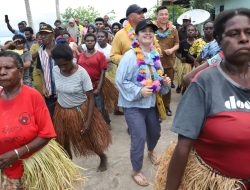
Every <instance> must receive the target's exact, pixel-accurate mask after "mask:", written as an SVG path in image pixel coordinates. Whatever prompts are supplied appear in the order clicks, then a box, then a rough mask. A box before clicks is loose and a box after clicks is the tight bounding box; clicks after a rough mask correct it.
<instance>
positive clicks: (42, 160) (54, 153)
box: [21, 140, 85, 190]
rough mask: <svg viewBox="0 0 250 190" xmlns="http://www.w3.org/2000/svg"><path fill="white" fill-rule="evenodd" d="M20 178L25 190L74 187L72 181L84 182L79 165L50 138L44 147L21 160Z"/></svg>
mask: <svg viewBox="0 0 250 190" xmlns="http://www.w3.org/2000/svg"><path fill="white" fill-rule="evenodd" d="M23 165H24V173H23V177H22V178H21V181H22V184H23V186H24V189H25V190H34V189H39V190H62V189H75V188H74V186H73V182H77V181H78V182H79V181H80V182H84V181H85V179H84V178H83V177H82V176H81V174H80V170H83V169H82V168H80V167H79V166H77V165H75V164H74V163H73V162H72V161H71V160H70V159H69V158H68V156H67V155H66V154H65V152H64V150H63V148H62V147H61V146H60V145H59V144H58V143H57V142H56V141H55V140H51V141H50V142H49V143H48V144H47V145H46V146H45V147H43V148H42V149H41V150H39V151H38V152H36V153H34V154H33V155H32V156H31V157H29V158H27V159H24V160H23Z"/></svg>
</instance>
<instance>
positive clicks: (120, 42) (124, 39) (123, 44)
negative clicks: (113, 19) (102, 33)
mask: <svg viewBox="0 0 250 190" xmlns="http://www.w3.org/2000/svg"><path fill="white" fill-rule="evenodd" d="M153 44H154V46H155V47H156V49H157V50H158V51H159V53H160V46H159V44H158V41H157V39H156V38H155V39H154V42H153ZM131 45H132V40H131V39H130V38H129V37H128V32H127V31H126V30H125V29H124V28H123V29H121V30H120V31H118V32H117V33H116V35H115V37H114V39H113V42H112V48H111V52H110V59H111V61H112V62H113V63H114V64H116V65H118V64H119V62H120V60H121V58H122V56H123V55H124V54H125V53H126V52H127V51H128V50H130V48H131Z"/></svg>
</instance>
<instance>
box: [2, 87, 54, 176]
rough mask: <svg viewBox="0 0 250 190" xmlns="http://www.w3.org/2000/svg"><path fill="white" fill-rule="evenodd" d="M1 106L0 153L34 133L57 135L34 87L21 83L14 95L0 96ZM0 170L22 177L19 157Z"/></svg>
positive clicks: (9, 174) (12, 147) (13, 147)
mask: <svg viewBox="0 0 250 190" xmlns="http://www.w3.org/2000/svg"><path fill="white" fill-rule="evenodd" d="M0 92H1V91H0ZM0 110H1V111H0V155H2V154H4V153H6V152H8V151H13V150H14V149H17V148H20V147H22V146H24V145H25V144H28V143H29V142H31V141H32V140H33V139H35V138H36V137H41V138H54V137H56V133H55V131H54V127H53V124H52V121H51V118H50V115H49V111H48V109H47V106H46V104H45V102H44V99H43V97H42V96H41V95H40V94H39V92H38V91H36V90H35V89H33V88H30V87H28V86H25V85H23V86H22V90H21V92H20V93H19V94H18V95H17V96H16V97H15V98H14V99H12V100H3V99H2V98H0ZM30 155H31V154H29V155H25V156H24V158H27V157H29V156H30ZM3 172H4V174H5V175H7V176H8V177H9V178H12V179H18V178H21V177H22V175H23V165H22V161H21V160H18V161H17V162H15V163H14V164H12V167H10V168H7V169H5V170H3Z"/></svg>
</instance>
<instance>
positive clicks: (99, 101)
mask: <svg viewBox="0 0 250 190" xmlns="http://www.w3.org/2000/svg"><path fill="white" fill-rule="evenodd" d="M94 98H95V106H96V108H97V109H98V110H99V111H100V112H101V114H102V117H103V119H104V120H105V122H106V123H107V124H108V125H109V124H110V122H111V120H110V117H109V114H108V111H107V110H106V109H105V106H104V101H103V96H102V94H98V95H95V96H94Z"/></svg>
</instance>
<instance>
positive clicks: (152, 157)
mask: <svg viewBox="0 0 250 190" xmlns="http://www.w3.org/2000/svg"><path fill="white" fill-rule="evenodd" d="M148 158H149V160H150V161H151V163H152V164H153V165H155V166H157V165H159V164H160V160H159V159H158V158H157V156H156V154H155V153H148Z"/></svg>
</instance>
